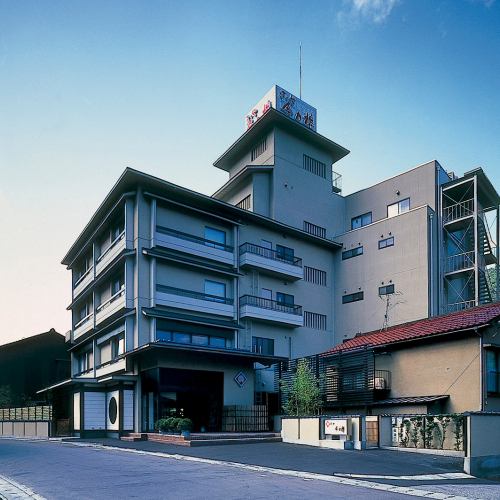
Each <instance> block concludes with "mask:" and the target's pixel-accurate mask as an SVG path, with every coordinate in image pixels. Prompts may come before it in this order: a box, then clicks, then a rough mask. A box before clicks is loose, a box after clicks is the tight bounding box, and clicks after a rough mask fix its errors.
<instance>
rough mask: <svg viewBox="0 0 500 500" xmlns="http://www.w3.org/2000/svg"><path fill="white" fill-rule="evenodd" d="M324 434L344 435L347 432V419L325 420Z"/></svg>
mask: <svg viewBox="0 0 500 500" xmlns="http://www.w3.org/2000/svg"><path fill="white" fill-rule="evenodd" d="M325 434H332V435H334V436H344V435H346V434H347V419H345V420H344V419H341V420H325Z"/></svg>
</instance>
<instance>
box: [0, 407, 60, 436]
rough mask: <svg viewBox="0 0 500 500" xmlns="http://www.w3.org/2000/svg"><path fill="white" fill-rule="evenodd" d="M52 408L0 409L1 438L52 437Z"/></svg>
mask: <svg viewBox="0 0 500 500" xmlns="http://www.w3.org/2000/svg"><path fill="white" fill-rule="evenodd" d="M51 435H52V406H25V407H23V408H0V436H30V437H46V438H48V437H50V436H51Z"/></svg>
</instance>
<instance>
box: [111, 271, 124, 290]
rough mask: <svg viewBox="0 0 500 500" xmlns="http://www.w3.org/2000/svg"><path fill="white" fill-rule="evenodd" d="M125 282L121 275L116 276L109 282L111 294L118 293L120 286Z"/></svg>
mask: <svg viewBox="0 0 500 500" xmlns="http://www.w3.org/2000/svg"><path fill="white" fill-rule="evenodd" d="M124 286H125V283H124V282H123V275H120V276H116V277H115V278H114V279H113V281H112V282H111V295H114V294H115V293H118V292H119V291H120V290H121V289H122V288H124Z"/></svg>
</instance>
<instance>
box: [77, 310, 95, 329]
mask: <svg viewBox="0 0 500 500" xmlns="http://www.w3.org/2000/svg"><path fill="white" fill-rule="evenodd" d="M93 315H94V313H93V312H90V313H88V314H87V316H85V317H84V318H82V319H81V320H80V321H79V322H78V323H76V324H75V330H76V329H77V328H79V327H80V326H82V325H84V324H85V323H87V321H90V320H91V319H92V316H93Z"/></svg>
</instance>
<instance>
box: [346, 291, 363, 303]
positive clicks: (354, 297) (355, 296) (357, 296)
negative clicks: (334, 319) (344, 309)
mask: <svg viewBox="0 0 500 500" xmlns="http://www.w3.org/2000/svg"><path fill="white" fill-rule="evenodd" d="M358 300H363V292H356V293H350V294H349V295H344V296H343V297H342V304H349V303H350V302H357V301H358Z"/></svg>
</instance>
